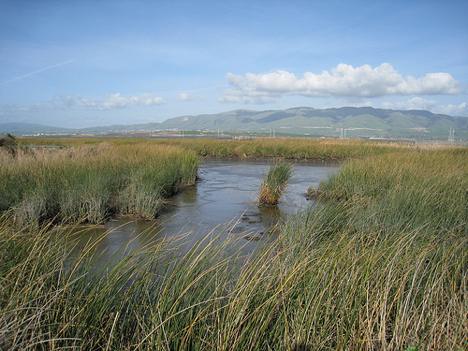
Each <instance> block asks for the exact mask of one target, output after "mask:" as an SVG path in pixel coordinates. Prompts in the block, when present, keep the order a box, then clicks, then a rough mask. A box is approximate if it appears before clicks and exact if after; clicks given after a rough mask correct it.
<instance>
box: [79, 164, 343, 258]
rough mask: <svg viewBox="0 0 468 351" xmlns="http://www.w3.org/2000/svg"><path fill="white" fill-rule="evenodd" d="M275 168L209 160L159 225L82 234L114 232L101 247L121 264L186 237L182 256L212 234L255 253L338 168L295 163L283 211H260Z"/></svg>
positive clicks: (123, 224) (119, 223)
mask: <svg viewBox="0 0 468 351" xmlns="http://www.w3.org/2000/svg"><path fill="white" fill-rule="evenodd" d="M269 165H270V163H268V162H266V161H262V162H257V161H255V162H249V161H207V162H205V163H204V164H202V165H201V166H200V168H199V172H198V174H199V176H200V178H201V179H200V181H199V182H197V184H196V185H195V186H193V187H189V188H186V189H184V191H182V192H181V193H179V194H178V195H176V196H174V197H173V198H171V199H169V200H168V206H167V208H166V209H165V210H164V211H163V213H162V214H161V215H160V216H159V217H158V218H157V219H156V220H155V221H142V220H132V219H124V218H119V219H112V220H111V221H109V222H108V223H107V224H106V225H105V226H102V227H93V228H90V229H86V230H85V231H84V232H83V233H80V241H82V243H85V242H86V241H88V240H92V239H93V238H95V237H100V235H99V234H102V233H104V232H106V231H110V233H109V234H107V235H106V236H105V237H104V238H103V239H102V240H101V241H100V242H99V244H98V245H97V247H96V251H97V252H99V254H100V260H104V261H105V262H107V261H109V260H115V259H118V258H119V257H122V255H126V254H128V253H129V252H131V251H132V250H134V249H138V248H141V247H143V246H144V245H147V244H149V243H152V242H155V241H157V240H161V239H162V238H169V237H180V236H182V235H183V236H184V239H183V245H182V249H181V250H182V251H184V250H187V249H188V248H190V247H191V246H192V245H193V244H194V243H195V242H197V241H198V240H200V239H201V238H203V237H204V236H205V235H206V234H207V233H210V232H214V233H220V235H221V236H223V235H226V236H227V235H231V236H234V237H238V238H239V239H240V241H241V242H243V246H244V247H245V250H247V251H249V250H250V251H251V250H253V249H255V247H257V246H258V245H259V244H261V243H262V242H265V240H269V238H271V237H272V235H271V234H269V233H271V231H272V228H273V227H274V225H275V224H277V223H278V222H280V221H283V220H284V219H285V218H286V217H287V216H288V215H291V214H294V213H296V212H298V211H299V210H301V209H305V208H307V206H313V205H314V203H313V201H307V200H306V198H305V192H306V191H307V188H308V187H309V186H311V185H312V186H318V185H319V183H320V182H321V181H323V180H326V179H327V178H328V177H330V175H332V174H334V173H335V172H336V171H337V170H338V167H337V166H324V165H316V164H307V163H299V164H294V170H293V175H292V178H291V180H290V182H289V184H288V187H287V189H286V192H285V193H284V195H283V197H282V198H281V201H280V204H279V206H278V207H277V208H259V207H258V206H257V203H256V199H257V196H258V190H259V187H260V184H261V182H262V180H263V177H264V175H265V174H266V172H267V171H268V167H269Z"/></svg>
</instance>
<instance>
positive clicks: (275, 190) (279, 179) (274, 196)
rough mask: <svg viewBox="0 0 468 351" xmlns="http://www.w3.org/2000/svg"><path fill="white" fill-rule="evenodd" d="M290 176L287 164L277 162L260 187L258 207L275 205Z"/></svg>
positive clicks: (290, 167) (289, 166) (290, 168)
mask: <svg viewBox="0 0 468 351" xmlns="http://www.w3.org/2000/svg"><path fill="white" fill-rule="evenodd" d="M291 175H292V166H291V165H290V164H289V163H285V162H279V163H277V164H274V165H272V166H271V167H270V169H269V170H268V173H267V175H266V176H265V179H264V181H263V183H262V185H261V187H260V194H259V197H258V202H259V205H264V206H275V205H277V204H278V202H279V200H280V198H281V195H282V194H283V191H284V189H285V188H286V186H287V185H288V181H289V178H290V177H291Z"/></svg>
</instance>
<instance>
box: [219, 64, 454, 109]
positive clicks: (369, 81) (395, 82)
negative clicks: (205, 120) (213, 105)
mask: <svg viewBox="0 0 468 351" xmlns="http://www.w3.org/2000/svg"><path fill="white" fill-rule="evenodd" d="M227 80H228V83H229V84H230V86H231V89H229V90H228V91H226V92H225V94H224V97H223V98H222V100H223V101H226V102H258V101H259V102H264V101H265V100H268V99H272V98H277V97H281V96H284V95H303V96H341V97H377V96H386V95H415V94H418V95H435V94H457V93H459V92H460V86H459V83H458V82H457V81H456V80H455V79H454V78H453V77H452V76H451V75H450V74H449V73H444V72H438V73H427V74H425V75H423V76H421V77H413V76H403V75H402V74H400V73H399V72H398V71H397V70H396V69H395V68H394V67H393V66H392V65H391V64H389V63H382V64H381V65H379V66H377V67H374V68H373V67H372V66H370V65H362V66H358V67H353V66H351V65H347V64H339V65H337V66H336V67H335V68H333V69H332V70H330V71H323V72H321V73H313V72H305V73H304V74H303V75H302V76H296V75H295V74H294V73H291V72H288V71H283V70H278V71H274V72H269V73H259V74H256V73H247V74H244V75H236V74H232V73H228V75H227Z"/></svg>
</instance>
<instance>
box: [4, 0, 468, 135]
mask: <svg viewBox="0 0 468 351" xmlns="http://www.w3.org/2000/svg"><path fill="white" fill-rule="evenodd" d="M467 14H468V1H429V0H426V1H411V0H406V1H397V0H394V1H294V0H290V1H255V0H250V1H241V0H238V1H176V0H172V1H138V0H133V1H118V0H114V1H102V0H101V1H86V0H81V1H48V0H41V1H26V0H14V1H6V0H0V123H9V122H25V123H39V124H46V125H53V126H60V127H73V128H76V127H78V128H80V127H90V126H99V125H111V124H134V123H147V122H159V121H163V120H165V119H167V118H171V117H175V116H180V115H185V114H203V113H216V112H222V111H227V110H234V109H254V110H266V109H283V108H289V107H295V106H310V107H314V108H326V107H339V106H374V107H380V108H394V109H427V110H430V111H433V112H437V113H446V114H450V115H457V116H468V20H467V17H466V16H467Z"/></svg>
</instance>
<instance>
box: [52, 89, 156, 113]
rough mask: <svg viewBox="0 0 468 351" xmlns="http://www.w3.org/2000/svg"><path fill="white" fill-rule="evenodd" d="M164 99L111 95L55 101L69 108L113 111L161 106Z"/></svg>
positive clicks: (71, 97) (154, 96)
mask: <svg viewBox="0 0 468 351" xmlns="http://www.w3.org/2000/svg"><path fill="white" fill-rule="evenodd" d="M163 102H164V99H163V98H162V97H160V96H156V95H153V94H149V93H146V94H141V95H127V96H126V95H122V94H120V93H113V94H109V95H107V96H106V97H104V98H101V99H90V98H85V97H80V96H66V97H61V98H59V99H56V100H54V104H56V105H61V104H63V105H65V106H66V107H69V108H74V107H79V108H89V109H96V110H112V109H118V108H125V107H129V106H153V105H160V104H162V103H163Z"/></svg>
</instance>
